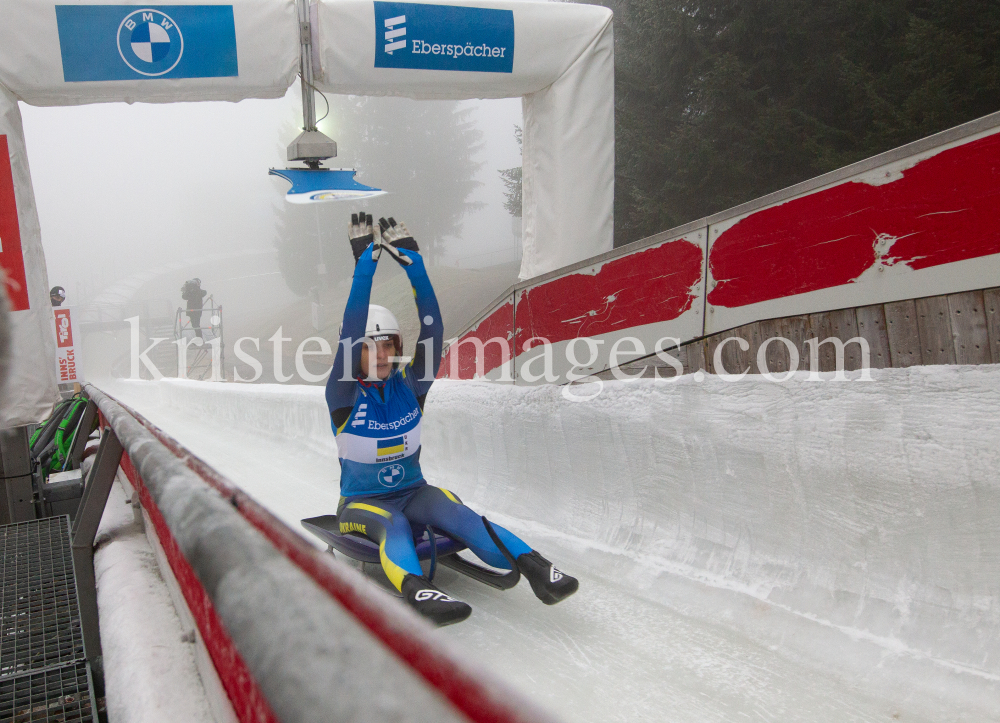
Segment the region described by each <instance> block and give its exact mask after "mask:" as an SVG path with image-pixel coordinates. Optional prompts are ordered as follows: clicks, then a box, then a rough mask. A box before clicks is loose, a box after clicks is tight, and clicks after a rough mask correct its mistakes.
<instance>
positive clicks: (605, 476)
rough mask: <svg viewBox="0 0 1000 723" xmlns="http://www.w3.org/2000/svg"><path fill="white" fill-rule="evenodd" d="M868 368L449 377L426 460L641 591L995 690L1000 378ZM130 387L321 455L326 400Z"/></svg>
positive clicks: (279, 390)
mask: <svg viewBox="0 0 1000 723" xmlns="http://www.w3.org/2000/svg"><path fill="white" fill-rule="evenodd" d="M872 376H873V378H874V381H870V382H862V381H850V382H833V381H822V382H808V381H806V380H805V376H804V375H801V376H798V377H795V378H793V379H792V380H790V381H789V382H786V383H781V384H777V383H773V382H769V381H767V380H765V379H762V378H760V377H747V378H745V379H744V380H743V381H740V382H737V383H726V382H723V381H722V380H721V379H719V378H717V377H713V376H708V377H706V378H705V380H704V381H701V382H699V381H697V380H695V378H694V377H693V376H687V377H681V378H680V379H679V380H678V381H676V383H666V382H657V381H653V380H640V381H635V382H630V383H621V382H614V383H607V384H606V385H605V388H604V390H603V391H602V393H601V394H600V395H598V396H597V397H596V398H595V399H593V400H591V401H588V402H581V403H573V402H569V401H567V400H566V399H565V398H564V397H563V396H562V393H561V392H562V390H561V388H558V387H541V388H522V387H513V386H510V385H494V384H490V383H486V382H451V381H442V382H439V383H438V384H436V385H435V387H434V389H433V391H432V392H431V395H430V397H429V401H428V405H427V410H426V411H427V417H426V420H425V428H424V432H423V435H424V436H423V441H424V445H425V447H424V451H423V458H422V463H423V465H424V470H425V472H426V474H427V476H428V479H429V480H430V481H432V482H434V483H437V484H442V485H444V486H447V487H449V488H451V489H454V490H455V491H456V492H458V493H459V494H460V495H462V496H463V497H464V498H466V499H467V500H474V501H475V502H476V504H477V505H478V506H480V507H482V508H483V509H485V510H488V511H489V512H490V513H491V514H494V515H498V516H499V518H500V520H501V521H505V519H506V518H510V519H512V520H516V521H518V524H517V525H516V526H515V529H519V530H520V529H532V528H534V529H537V530H542V529H543V528H544V529H547V530H550V531H551V530H558V531H560V534H562V535H563V536H564V537H565V540H564V541H565V542H567V543H568V544H573V545H576V546H579V547H582V548H586V549H589V550H590V551H592V553H593V555H592V557H593V559H594V569H592V570H590V573H592V574H596V575H599V576H602V577H605V578H607V579H614V580H615V581H617V582H619V583H620V584H627V585H628V586H629V588H630V589H634V590H636V591H638V592H639V593H640V594H645V595H647V596H649V597H653V598H655V596H656V595H657V594H659V593H658V590H659V589H658V587H657V585H656V580H657V578H661V577H663V576H664V575H669V576H676V575H681V576H684V577H687V578H690V579H694V580H697V581H700V582H703V583H706V584H708V585H710V586H714V587H719V588H724V589H730V590H735V591H739V592H742V593H745V594H747V595H750V596H753V597H755V598H757V599H759V600H761V601H766V602H767V603H768V606H769V608H770V607H771V606H773V607H774V608H779V609H781V610H784V611H787V612H790V613H793V614H795V615H797V616H800V617H801V618H803V619H805V620H810V621H816V622H818V623H820V624H822V625H824V626H826V627H827V628H833V629H836V630H840V631H841V632H844V633H847V634H848V636H850V637H851V638H852V639H864V640H867V641H869V642H874V643H876V644H877V645H880V646H882V647H883V648H886V649H887V650H889V651H892V652H902V653H905V654H908V655H912V656H914V657H917V658H930V659H932V660H934V661H936V662H937V663H941V664H944V665H945V666H947V667H949V668H951V669H952V670H954V671H956V672H958V671H961V672H965V673H970V674H972V675H973V676H975V677H979V678H985V679H987V680H990V681H993V682H996V681H998V680H1000V662H998V661H1000V526H998V525H997V524H996V510H997V509H998V508H1000V483H998V481H997V475H996V470H997V468H998V466H1000V451H998V448H997V444H996V430H997V429H998V428H1000V424H998V422H1000V367H996V366H975V367H956V366H951V367H944V366H941V367H911V368H909V369H885V370H873V372H872ZM121 392H122V396H123V400H124V401H126V403H130V404H136V405H137V406H138V408H139V409H141V405H142V403H143V399H147V400H149V401H156V403H157V404H160V405H166V406H176V407H183V408H186V409H188V410H189V412H192V413H195V414H204V415H206V416H208V415H211V416H213V417H217V418H219V419H220V420H221V421H223V422H224V423H227V424H234V425H240V426H245V427H247V428H250V429H254V430H257V431H262V432H264V433H266V434H272V435H275V436H277V437H285V438H290V439H294V440H295V441H296V443H299V444H306V445H308V446H310V447H319V446H325V447H326V448H327V449H329V446H330V445H332V444H333V442H332V440H331V434H330V431H329V427H328V423H327V421H326V419H327V417H326V409H325V406H324V403H323V396H322V389H320V388H301V387H300V388H295V387H277V386H263V385H260V386H255V385H235V384H225V385H220V384H217V385H210V384H203V383H197V382H178V381H162V382H159V383H155V384H154V383H129V384H125V385H123V387H122V388H121ZM113 393H117V391H115V392H113Z"/></svg>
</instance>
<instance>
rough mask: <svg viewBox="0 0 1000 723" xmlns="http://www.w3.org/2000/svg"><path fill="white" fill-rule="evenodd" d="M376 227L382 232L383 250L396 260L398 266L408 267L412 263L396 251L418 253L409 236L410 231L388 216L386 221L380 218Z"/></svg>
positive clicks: (404, 225) (414, 243) (418, 250)
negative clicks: (403, 250)
mask: <svg viewBox="0 0 1000 723" xmlns="http://www.w3.org/2000/svg"><path fill="white" fill-rule="evenodd" d="M378 225H379V228H380V229H381V231H382V238H383V240H384V241H385V242H386V243H385V244H384V248H385V250H386V251H387V252H388V253H389V255H390V256H392V258H394V259H396V261H397V262H398V263H399V264H400V266H409V265H410V264H412V263H413V262H412V261H411V260H410V259H408V258H406V256H404V255H403V254H401V253H399V252H397V251H396V249H405V250H407V251H413V252H416V253H420V248H419V247H418V246H417V242H416V241H415V240H414V238H413V236H411V235H410V231H409V229H407V228H406V224H404V223H399V224H397V223H396V219H394V218H392V217H391V216H390V217H389V219H388V220H386V219H384V218H380V219H379V220H378Z"/></svg>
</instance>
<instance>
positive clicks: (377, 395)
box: [326, 246, 531, 589]
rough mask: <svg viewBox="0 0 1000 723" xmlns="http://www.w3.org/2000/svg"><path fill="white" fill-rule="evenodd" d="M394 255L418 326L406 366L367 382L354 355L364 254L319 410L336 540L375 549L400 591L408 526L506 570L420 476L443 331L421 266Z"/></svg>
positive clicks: (511, 541) (482, 531) (367, 291)
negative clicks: (336, 485)
mask: <svg viewBox="0 0 1000 723" xmlns="http://www.w3.org/2000/svg"><path fill="white" fill-rule="evenodd" d="M399 253H400V254H402V255H404V256H407V257H408V258H410V259H411V260H412V261H413V263H412V264H411V265H409V266H404V267H403V268H404V269H405V270H406V275H407V276H408V277H409V280H410V285H411V286H412V287H413V296H414V298H415V299H416V303H417V313H418V314H419V316H420V336H419V338H418V339H417V348H416V352H415V354H414V356H413V360H412V361H410V362H409V363H408V364H407V365H406V366H404V367H402V368H394V369H393V371H392V372H391V373H390V375H389V377H388V378H387V379H385V380H384V381H379V382H368V381H365V380H364V378H363V374H362V371H361V345H362V344H363V343H364V342H363V341H362V340H363V338H364V336H365V325H366V323H367V320H368V304H369V302H370V298H371V287H372V279H373V278H374V276H375V268H376V261H375V260H374V259H373V258H372V247H371V246H369V247H368V248H367V249H366V250H365V251H364V253H362V254H361V258H360V259H359V260H358V264H357V266H356V267H355V268H354V281H353V283H352V285H351V293H350V296H349V297H348V299H347V308H346V309H345V310H344V325H343V328H342V329H341V334H340V342H339V344H338V346H337V354H336V356H335V357H334V361H333V369H332V370H331V372H330V378H329V379H328V380H327V384H326V403H327V406H328V407H329V409H330V418H331V421H332V424H333V432H334V434H335V435H336V437H337V454H338V455H339V457H340V494H341V498H340V505H339V506H338V509H337V516H338V520H339V522H340V531H341V533H345V534H346V533H348V532H353V533H360V534H363V535H365V536H366V537H368V538H370V539H372V540H374V541H375V542H377V543H378V544H379V551H380V555H381V559H382V567H383V568H384V569H385V572H386V575H387V576H388V578H389V580H390V581H391V582H392V583H393V584H394V585H395V586H396V588H397V589H400V588H401V587H402V584H403V579H404V578H405V576H406V574H407V573H409V574H412V575H418V576H419V575H421V574H423V573H422V571H421V569H420V563H419V561H418V560H417V555H416V551H415V549H414V543H413V531H412V529H411V527H410V524H411V523H412V524H414V525H417V526H419V529H420V531H421V534H422V532H423V526H424V525H432V526H434V527H435V528H437V529H439V530H441V531H442V532H445V533H446V534H448V535H450V536H451V537H454V538H456V539H458V540H460V541H461V542H463V543H464V544H465V545H467V546H468V547H469V549H471V550H472V551H473V552H474V553H476V555H477V556H478V557H479V558H480V559H482V560H483V561H484V562H486V563H487V564H489V565H492V566H494V567H499V568H504V569H509V568H510V564H509V563H508V562H507V560H506V558H505V557H504V556H503V554H502V553H501V552H500V550H499V549H498V548H497V546H496V545H495V544H494V543H493V540H492V539H491V538H490V536H489V534H488V533H487V532H486V527H485V525H483V521H482V519H481V518H480V516H479V515H477V514H476V513H475V512H473V511H472V510H470V509H469V508H468V507H466V506H465V505H463V504H462V502H461V500H459V499H458V497H457V496H456V495H454V494H453V493H451V492H449V491H448V490H445V489H442V488H439V487H432V486H431V485H429V484H427V482H426V481H425V480H424V476H423V473H422V472H421V471H420V426H421V420H422V418H423V408H424V400H425V398H426V397H427V392H428V391H429V390H430V387H431V384H433V383H434V378H435V376H436V375H437V372H438V367H439V366H440V364H441V353H442V343H443V339H444V324H443V323H442V321H441V311H440V309H439V308H438V303H437V298H436V297H435V296H434V289H433V288H432V287H431V282H430V279H429V278H428V277H427V270H426V269H425V268H424V263H423V259H421V257H420V255H419V254H418V253H416V252H414V251H407V250H403V249H400V250H399ZM493 529H494V530H495V531H496V533H497V535H498V536H499V537H500V539H501V541H502V542H503V543H504V545H505V546H506V547H507V549H508V550H509V551H510V552H511V554H512V555H513V556H514V557H515V558H517V557H518V556H520V555H521V554H524V553H528V552H531V548H530V547H529V546H528V545H527V544H526V543H524V542H523V541H522V540H520V539H519V538H518V537H516V536H515V535H513V534H512V533H511V532H509V531H507V530H505V529H504V528H502V527H500V526H499V525H493Z"/></svg>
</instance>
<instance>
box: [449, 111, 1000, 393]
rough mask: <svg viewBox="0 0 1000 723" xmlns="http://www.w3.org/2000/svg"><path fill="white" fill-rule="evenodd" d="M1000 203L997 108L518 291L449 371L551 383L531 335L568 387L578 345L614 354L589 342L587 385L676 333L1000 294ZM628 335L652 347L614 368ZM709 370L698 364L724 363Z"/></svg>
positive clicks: (698, 334) (455, 353) (459, 351)
mask: <svg viewBox="0 0 1000 723" xmlns="http://www.w3.org/2000/svg"><path fill="white" fill-rule="evenodd" d="M998 198H1000V113H995V114H993V115H990V116H986V117H984V118H981V119H979V120H977V121H973V122H971V123H967V124H965V125H962V126H958V127H956V128H953V129H951V130H948V131H945V132H943V133H939V134H937V135H934V136H931V137H929V138H926V139H923V140H921V141H917V142H915V143H911V144H909V145H907V146H903V147H902V148H898V149H896V150H893V151H889V152H887V153H883V154H881V155H879V156H875V157H874V158H870V159H868V160H865V161H861V162H858V163H855V164H852V165H850V166H847V167H845V168H842V169H840V170H838V171H834V172H832V173H829V174H826V175H824V176H820V177H818V178H815V179H812V180H810V181H806V182H804V183H801V184H799V185H797V186H793V187H791V188H788V189H785V190H784V191H779V192H777V193H774V194H771V195H769V196H765V197H763V198H760V199H758V200H756V201H753V202H750V203H747V204H744V205H742V206H738V207H736V208H734V209H730V210H729V211H725V212H722V213H719V214H716V215H715V216H711V217H709V218H706V219H701V220H699V221H695V222H692V223H690V224H687V225H685V226H682V227H679V228H677V229H673V230H670V231H665V232H663V233H661V234H657V235H656V236H653V237H651V238H648V239H645V240H643V241H637V242H636V243H633V244H629V245H628V246H625V247H622V248H619V249H616V250H614V251H611V252H609V253H606V254H603V255H601V256H596V257H594V258H591V259H588V260H586V261H583V262H580V263H578V264H573V265H571V266H567V267H565V268H563V269H559V270H557V271H553V272H551V273H549V274H545V275H543V276H539V277H536V278H533V279H529V280H527V281H524V282H521V283H518V284H516V285H515V286H513V287H511V288H510V289H509V290H508V291H507V292H506V293H505V294H503V295H502V296H501V297H500V298H499V299H498V300H497V301H496V302H495V303H494V304H493V305H492V306H491V307H490V308H488V309H487V310H485V311H484V313H483V314H482V316H481V317H480V318H479V320H478V321H476V322H475V323H473V324H472V325H471V327H470V328H469V329H468V330H467V331H466V332H465V333H464V334H462V335H460V338H459V342H458V345H457V346H456V345H452V347H450V348H449V351H448V354H447V356H446V358H445V360H444V364H443V365H442V367H441V371H440V375H441V376H442V377H445V376H447V377H450V378H453V379H456V378H457V379H472V378H474V375H476V374H477V373H478V374H479V375H480V376H485V378H487V379H492V380H502V381H507V382H511V381H513V382H515V383H516V384H529V383H539V382H543V381H552V380H551V379H549V380H543V379H534V380H533V379H532V378H531V377H530V376H529V375H528V373H527V372H530V373H531V374H532V375H533V376H535V377H538V376H540V369H541V367H542V363H541V361H542V360H541V359H539V357H540V355H541V354H543V353H544V352H543V349H544V347H543V348H539V347H537V346H533V345H536V344H537V343H538V342H537V341H533V340H537V339H538V338H544V339H547V340H548V341H549V342H550V343H551V347H550V349H549V350H550V351H551V353H552V355H553V360H554V364H553V369H554V371H555V376H556V379H555V380H556V381H563V382H564V381H566V380H567V377H566V374H567V372H569V371H570V370H571V368H572V365H571V364H570V362H569V361H568V359H569V356H568V354H567V351H568V347H569V346H570V345H571V344H573V343H574V341H575V340H577V339H583V338H589V339H591V340H593V342H597V343H599V344H600V346H599V347H598V350H597V353H596V354H595V355H594V356H593V358H591V359H589V361H588V354H589V352H588V351H587V349H586V348H585V346H584V344H582V343H581V344H576V348H575V350H574V352H575V355H576V359H577V360H578V361H579V362H580V363H581V364H580V366H578V367H576V369H575V372H576V373H577V374H581V373H582V374H588V373H596V372H600V371H602V370H605V369H608V368H609V367H611V366H615V365H616V362H617V364H618V365H620V364H624V363H628V362H630V361H632V360H634V359H636V358H639V357H643V356H646V355H649V354H652V353H653V351H654V345H655V344H656V342H657V341H658V340H660V339H663V338H664V337H673V338H675V339H677V340H679V342H680V343H684V342H689V341H692V340H695V339H700V338H702V337H708V336H710V335H713V334H718V333H720V332H724V331H727V330H729V329H734V328H736V327H739V326H741V325H746V324H750V323H752V322H758V321H761V320H766V319H780V318H783V317H789V316H793V315H805V314H813V313H817V312H828V311H831V310H837V309H853V308H855V307H865V306H869V305H875V304H886V303H890V302H897V301H901V300H909V299H916V298H921V297H932V296H937V295H944V294H955V293H958V292H966V291H972V290H979V289H985V288H989V287H994V286H997V283H998V281H997V280H998V279H1000V203H997V199H998ZM975 312H978V316H977V315H976V313H975ZM936 313H937V311H936V310H935V314H936ZM952 313H953V314H954V312H952ZM946 314H947V311H946ZM964 314H965V315H964V316H962V317H961V318H959V319H957V320H956V321H959V322H961V323H962V324H963V325H964V326H966V327H970V326H974V325H981V326H983V327H984V330H983V336H984V337H985V325H986V320H985V315H984V314H983V305H982V300H979V302H978V308H966V309H964ZM910 321H911V322H912V323H914V324H915V322H913V321H912V320H910ZM879 324H881V332H880V333H881V335H882V336H883V337H884V336H885V334H886V330H887V329H886V327H887V326H889V325H887V323H886V319H884V318H882V319H881V321H878V320H875V319H873V320H872V322H871V323H870V324H869V326H876V327H877V326H878V325H879ZM889 331H893V330H892V329H890V330H889ZM948 332H950V329H949V330H946V331H945V336H947V335H948ZM913 334H916V328H915V326H914V329H913ZM826 336H829V334H823V335H822V336H820V338H821V339H822V338H826ZM851 336H853V334H848V335H846V336H845V337H844V340H846V339H847V338H850V337H851ZM627 338H632V339H636V340H638V341H640V342H641V343H642V344H643V346H644V352H640V353H637V352H636V351H635V349H634V347H633V345H632V344H631V343H624V344H622V345H621V346H620V347H619V351H620V352H621V353H620V355H619V356H618V358H617V359H616V360H612V359H611V350H612V348H613V346H614V345H615V343H616V342H618V341H619V340H623V339H627ZM866 338H867V337H866ZM484 344H485V346H482V345H484ZM670 344H671V343H669V342H668V344H667V345H666V346H670ZM987 345H988V344H987ZM477 346H478V348H477ZM729 346H730V347H735V344H730V345H729ZM917 347H918V348H919V344H918V345H917ZM674 351H675V352H676V350H674ZM754 351H756V350H754ZM987 357H988V354H987ZM536 359H537V360H538V361H536V362H534V363H533V360H536ZM952 361H954V360H952ZM958 361H959V362H960V363H961V361H962V360H958ZM993 361H1000V359H994V360H993ZM705 362H707V364H706V363H705ZM705 362H703V363H702V364H697V365H696V364H691V365H690V366H691V368H692V369H696V368H705V366H707V367H708V368H712V366H711V365H712V361H711V359H708V360H705ZM910 363H913V362H910ZM916 363H920V356H919V355H918V356H917V359H916ZM925 363H926V360H925ZM966 363H974V360H972V359H969V360H967V361H966ZM477 364H478V366H477ZM529 365H531V367H530V368H529ZM742 368H743V365H742V364H741V366H740V369H742ZM735 370H736V369H735V367H733V366H731V367H730V368H729V371H730V372H733V371H735ZM582 374H581V375H582Z"/></svg>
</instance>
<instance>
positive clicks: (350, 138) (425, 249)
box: [276, 96, 484, 296]
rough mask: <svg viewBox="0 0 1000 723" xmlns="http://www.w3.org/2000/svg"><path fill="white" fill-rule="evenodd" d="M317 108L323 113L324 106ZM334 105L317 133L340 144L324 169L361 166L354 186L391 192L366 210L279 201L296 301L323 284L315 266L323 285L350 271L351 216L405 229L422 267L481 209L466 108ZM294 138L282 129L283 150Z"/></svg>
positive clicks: (475, 146)
mask: <svg viewBox="0 0 1000 723" xmlns="http://www.w3.org/2000/svg"><path fill="white" fill-rule="evenodd" d="M318 103H319V110H320V112H322V111H323V102H322V99H321V98H320V99H319V100H318ZM330 106H331V107H330V113H329V115H328V117H327V118H326V119H325V120H323V121H321V123H320V124H319V127H320V129H321V130H322V131H323V132H324V133H326V134H327V135H328V136H330V137H331V138H333V139H334V140H336V141H337V146H338V157H337V158H332V159H330V160H329V161H327V162H326V164H325V165H326V166H327V167H328V168H337V167H353V168H357V169H358V174H357V176H356V178H357V180H358V181H359V182H361V183H364V184H366V185H369V186H375V187H376V188H381V189H384V190H386V191H387V192H388V193H387V194H386V195H385V196H380V197H377V198H373V199H370V200H369V201H366V202H346V201H342V202H334V203H321V204H307V205H296V204H289V203H287V202H285V201H282V202H281V203H282V205H281V207H280V208H279V209H278V211H277V216H278V240H277V241H276V246H277V248H278V253H279V264H280V268H281V271H282V274H283V276H284V278H285V281H286V283H287V284H288V286H289V288H290V289H291V290H292V291H294V292H295V293H297V294H300V295H302V296H305V295H307V294H308V292H309V290H310V289H311V288H313V287H315V286H317V285H318V284H319V283H320V282H321V278H320V276H319V274H318V273H317V268H318V266H319V264H320V263H323V264H324V265H325V267H326V273H327V277H326V281H327V283H330V282H331V281H335V280H337V279H345V278H348V277H350V275H351V274H352V273H353V270H354V259H353V257H352V255H351V251H350V246H349V244H348V242H347V226H348V222H349V219H350V216H351V213H352V212H353V213H357V212H358V211H362V210H364V211H366V212H368V213H371V214H372V215H373V216H374V217H375V218H376V219H377V218H379V217H380V216H392V217H394V218H395V219H397V220H399V221H403V222H405V223H406V225H407V228H409V229H410V231H411V232H412V233H413V235H414V238H416V240H417V243H418V244H419V245H420V250H421V254H422V255H423V256H424V259H425V261H427V262H428V263H433V262H434V261H435V260H437V259H439V258H440V257H441V256H442V254H443V252H444V251H445V249H446V247H447V244H448V243H449V241H452V240H454V239H455V237H456V236H457V235H458V234H459V232H460V231H461V224H462V219H463V217H464V216H465V215H466V214H467V213H469V212H470V211H473V210H475V209H478V208H480V207H482V205H483V204H481V203H477V202H470V201H469V200H468V199H469V196H470V195H471V194H472V192H473V191H474V190H475V189H476V188H477V187H478V186H480V185H482V184H481V183H480V182H479V181H476V180H475V175H476V172H477V171H478V170H479V168H480V167H481V166H482V163H481V162H480V161H477V160H476V154H477V153H478V152H479V151H480V150H481V149H482V148H483V145H484V143H483V134H482V131H480V130H479V128H478V127H477V126H476V124H475V122H474V121H473V120H472V118H471V116H472V109H471V108H470V107H469V106H468V105H467V104H464V103H456V102H453V101H414V100H409V99H407V98H377V97H357V96H330ZM297 133H298V130H297V129H295V128H293V127H287V128H283V129H282V132H281V142H283V143H286V144H287V143H288V142H290V141H291V139H292V138H294V137H295V135H296V134H297ZM282 155H284V148H282ZM286 189H287V187H286Z"/></svg>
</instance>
